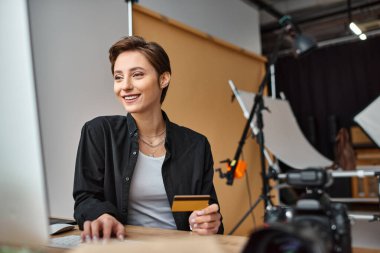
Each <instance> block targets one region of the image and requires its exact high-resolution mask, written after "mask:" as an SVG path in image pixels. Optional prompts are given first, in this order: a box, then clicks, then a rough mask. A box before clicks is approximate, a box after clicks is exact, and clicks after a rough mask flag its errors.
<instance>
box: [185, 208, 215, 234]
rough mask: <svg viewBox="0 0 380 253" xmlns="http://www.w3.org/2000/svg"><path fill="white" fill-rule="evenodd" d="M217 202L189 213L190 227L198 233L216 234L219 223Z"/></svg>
mask: <svg viewBox="0 0 380 253" xmlns="http://www.w3.org/2000/svg"><path fill="white" fill-rule="evenodd" d="M218 211H219V206H218V204H212V205H209V206H208V207H206V208H204V209H202V210H197V211H194V212H192V213H191V215H190V217H189V225H190V229H191V230H192V231H193V232H195V233H197V234H200V235H211V234H216V233H217V232H218V230H219V227H220V224H221V217H222V216H221V215H220V213H219V212H218Z"/></svg>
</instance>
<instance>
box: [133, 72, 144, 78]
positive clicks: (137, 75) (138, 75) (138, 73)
mask: <svg viewBox="0 0 380 253" xmlns="http://www.w3.org/2000/svg"><path fill="white" fill-rule="evenodd" d="M132 76H133V77H143V76H144V73H142V72H136V73H133V75H132Z"/></svg>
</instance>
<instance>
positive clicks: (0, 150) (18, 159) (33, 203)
mask: <svg viewBox="0 0 380 253" xmlns="http://www.w3.org/2000/svg"><path fill="white" fill-rule="evenodd" d="M0 34H2V35H6V36H2V37H1V41H0V50H1V52H0V55H1V57H0V70H1V75H0V85H1V92H0V96H1V99H0V115H1V124H0V140H1V141H0V156H1V158H0V163H1V164H0V203H1V205H0V242H1V243H7V244H8V243H9V244H18V245H20V244H21V245H33V244H35V245H42V244H46V243H47V240H48V207H47V206H48V205H47V195H46V184H45V178H44V167H43V157H42V148H41V137H40V129H39V119H38V109H37V99H36V90H35V82H34V73H33V60H32V50H31V40H30V29H29V19H28V3H27V0H3V1H1V2H0Z"/></svg>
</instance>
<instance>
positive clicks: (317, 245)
mask: <svg viewBox="0 0 380 253" xmlns="http://www.w3.org/2000/svg"><path fill="white" fill-rule="evenodd" d="M286 182H287V183H288V184H289V185H290V186H292V187H294V188H300V187H302V188H306V193H305V194H304V195H303V196H302V197H301V198H300V199H299V200H298V201H297V203H296V205H295V206H293V207H281V206H276V207H271V208H269V210H266V214H265V222H266V226H265V227H264V228H262V229H260V230H257V231H255V232H253V233H252V235H251V237H250V239H249V241H248V243H247V245H246V247H245V249H244V251H243V253H253V252H255V253H264V252H265V253H267V252H270V253H277V252H278V253H282V252H283V253H337V252H343V253H351V251H352V249H351V227H350V221H349V218H348V215H347V209H346V206H345V205H343V204H340V203H331V202H330V200H329V197H328V195H327V194H326V193H325V192H324V191H323V188H324V187H325V186H327V185H328V184H329V183H331V182H332V176H331V174H329V173H328V172H327V171H325V170H324V169H306V170H302V171H298V172H291V173H287V175H286Z"/></svg>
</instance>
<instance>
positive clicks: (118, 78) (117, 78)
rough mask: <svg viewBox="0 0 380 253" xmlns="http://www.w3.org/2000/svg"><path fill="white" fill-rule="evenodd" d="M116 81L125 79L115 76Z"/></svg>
mask: <svg viewBox="0 0 380 253" xmlns="http://www.w3.org/2000/svg"><path fill="white" fill-rule="evenodd" d="M114 79H115V81H118V80H121V79H123V77H122V76H119V75H117V76H114Z"/></svg>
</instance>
